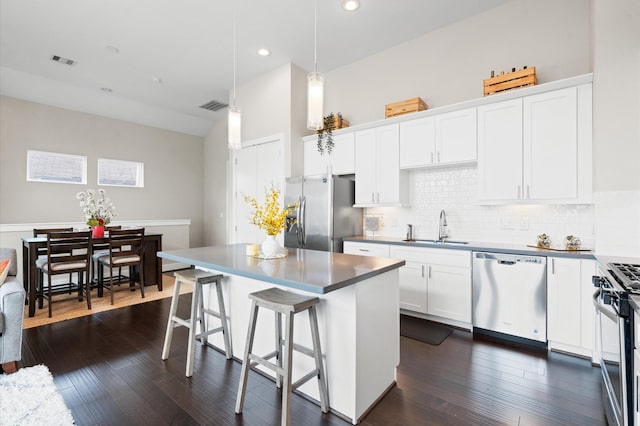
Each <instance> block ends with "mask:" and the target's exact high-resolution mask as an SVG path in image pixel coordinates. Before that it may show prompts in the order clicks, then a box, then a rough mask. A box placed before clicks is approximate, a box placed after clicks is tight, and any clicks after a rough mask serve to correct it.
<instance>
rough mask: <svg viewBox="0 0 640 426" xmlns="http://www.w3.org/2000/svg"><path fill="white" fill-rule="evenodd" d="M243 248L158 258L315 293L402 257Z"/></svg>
mask: <svg viewBox="0 0 640 426" xmlns="http://www.w3.org/2000/svg"><path fill="white" fill-rule="evenodd" d="M245 247H246V244H230V245H223V246H212V247H199V248H191V249H185V250H172V251H163V252H159V253H158V257H161V258H164V259H169V260H174V261H177V262H181V263H186V264H189V265H194V266H198V267H201V268H205V269H212V270H216V271H220V272H223V273H224V272H226V273H230V274H234V275H238V276H242V277H246V278H252V279H256V280H261V281H264V282H269V283H273V284H277V285H280V286H283V287H288V288H293V289H298V290H304V291H308V292H310V293H317V294H325V293H328V292H331V291H335V290H338V289H340V288H343V287H346V286H349V285H352V284H356V283H358V282H360V281H364V280H366V279H369V278H372V277H374V276H376V275H380V274H382V273H384V272H387V271H390V270H392V269H396V268H399V267H401V266H403V265H404V264H405V262H404V261H403V260H394V259H383V258H375V257H369V258H367V257H360V256H350V255H347V254H342V253H331V252H325V251H317V250H305V249H294V248H288V249H284V250H287V251H288V256H287V257H285V258H283V259H258V258H255V257H253V256H247V255H246V250H245Z"/></svg>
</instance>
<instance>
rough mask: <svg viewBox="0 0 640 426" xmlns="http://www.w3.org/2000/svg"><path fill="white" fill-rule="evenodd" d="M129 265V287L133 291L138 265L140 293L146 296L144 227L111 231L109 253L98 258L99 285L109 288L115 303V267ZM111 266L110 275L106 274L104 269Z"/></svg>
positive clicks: (116, 282) (116, 281) (117, 281)
mask: <svg viewBox="0 0 640 426" xmlns="http://www.w3.org/2000/svg"><path fill="white" fill-rule="evenodd" d="M125 266H128V267H129V276H128V281H129V289H130V290H131V291H133V290H134V289H135V283H136V269H135V268H136V267H138V270H139V273H138V277H137V278H138V280H137V282H138V284H139V286H140V294H141V295H142V297H143V298H144V228H137V229H114V230H112V231H109V254H108V255H105V256H101V257H100V258H98V287H99V288H100V289H101V288H108V289H109V292H110V293H111V304H112V305H113V300H114V297H113V293H114V291H115V290H114V288H113V285H114V284H118V283H119V282H120V281H119V280H117V279H116V274H114V269H116V268H122V267H125ZM105 268H109V276H105V273H104V269H105Z"/></svg>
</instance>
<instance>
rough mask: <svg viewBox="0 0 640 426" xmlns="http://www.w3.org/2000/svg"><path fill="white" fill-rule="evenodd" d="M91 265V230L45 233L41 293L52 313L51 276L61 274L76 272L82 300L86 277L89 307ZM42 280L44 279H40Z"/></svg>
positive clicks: (79, 296)
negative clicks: (45, 254)
mask: <svg viewBox="0 0 640 426" xmlns="http://www.w3.org/2000/svg"><path fill="white" fill-rule="evenodd" d="M90 266H91V231H70V232H49V233H48V234H47V262H46V263H45V264H44V265H42V268H41V269H42V272H43V274H46V275H47V292H46V294H45V292H44V289H43V291H42V295H43V297H44V298H46V299H48V302H49V317H51V315H52V312H53V310H52V304H53V295H54V292H53V282H52V281H53V280H52V279H53V277H54V276H56V275H61V274H72V273H77V274H78V300H80V301H82V293H83V287H84V285H83V282H84V280H85V278H86V282H87V286H86V297H87V308H88V309H91V291H90V290H91V289H90V275H89V269H90ZM42 281H44V280H42Z"/></svg>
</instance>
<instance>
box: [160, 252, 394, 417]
mask: <svg viewBox="0 0 640 426" xmlns="http://www.w3.org/2000/svg"><path fill="white" fill-rule="evenodd" d="M245 248H246V244H231V245H223V246H214V247H201V248H192V249H187V250H172V251H163V252H159V253H158V256H159V257H161V258H165V259H171V260H175V261H178V262H181V263H185V264H189V265H194V266H196V267H198V268H201V269H205V270H209V271H212V272H216V273H222V274H223V275H224V278H223V280H222V291H223V297H224V299H225V305H226V311H227V314H228V315H229V317H230V318H229V326H230V334H231V346H232V349H233V355H234V358H238V359H242V358H243V356H244V344H245V341H246V335H247V329H248V326H249V316H250V312H251V301H250V299H249V294H250V293H253V292H256V291H260V290H264V289H267V288H270V287H274V286H277V287H280V288H282V289H284V290H289V291H290V290H294V291H295V292H296V293H301V294H306V295H315V296H317V297H318V298H319V299H320V303H319V305H318V328H319V335H320V345H321V347H322V352H323V359H324V360H325V363H326V374H327V384H328V390H329V406H330V408H331V410H332V411H334V412H336V413H339V414H341V415H342V416H344V417H346V418H348V419H350V421H351V422H352V423H353V424H356V423H358V422H359V421H360V419H361V417H362V416H363V415H364V414H365V413H366V412H367V411H368V410H369V409H370V408H371V407H372V406H373V405H374V404H375V403H376V402H377V401H378V400H379V399H380V398H381V397H382V396H383V395H384V394H385V393H386V392H387V391H388V390H389V389H390V388H391V387H393V386H394V385H395V381H396V367H397V366H398V364H399V363H400V308H399V299H398V293H399V291H398V280H399V272H398V271H399V269H398V268H400V267H401V266H403V265H404V264H405V262H404V261H403V260H394V259H386V258H371V257H368V258H367V257H362V256H353V255H348V254H342V253H329V252H323V251H315V250H305V249H292V248H289V249H288V256H287V257H286V258H283V259H269V260H265V259H257V258H254V257H251V256H247V255H246V250H245ZM215 297H216V295H215V291H210V289H208V288H205V289H204V299H205V306H209V305H210V306H212V307H214V308H215V307H217V302H216V300H215ZM308 324H309V322H308V320H307V318H306V314H304V313H302V314H300V315H296V319H295V334H294V338H295V341H296V343H297V344H300V345H302V346H305V347H308V348H309V347H311V345H312V344H311V333H310V331H309V326H308ZM207 325H208V326H209V327H210V328H216V327H218V326H219V322H218V321H208V324H207ZM257 330H258V332H257V333H256V336H255V339H254V346H253V350H254V352H256V353H270V352H271V351H273V350H274V340H273V339H274V335H275V334H274V333H275V321H273V316H272V315H269V313H263V314H262V315H261V316H259V318H258V328H257ZM209 343H210V344H211V345H213V346H215V347H217V348H219V349H220V350H221V351H223V349H222V348H223V347H224V344H223V342H222V336H221V335H220V334H219V333H218V334H216V335H214V336H210V337H209ZM294 361H295V362H294V365H293V377H294V378H297V377H302V376H303V375H305V374H306V373H308V372H309V371H311V370H312V369H313V368H315V364H314V361H313V358H311V357H307V356H303V355H302V354H299V353H296V354H295V355H294ZM203 362H206V360H204V361H203ZM258 368H261V367H258ZM263 371H264V372H265V374H268V375H271V376H272V377H273V372H271V371H270V370H263ZM214 380H215V378H214ZM254 385H255V383H254V384H253V385H252V382H251V378H250V379H249V383H248V387H249V395H250V394H251V389H252V388H253V386H254ZM229 386H231V387H232V388H233V390H234V392H235V389H236V388H237V382H234V383H230V384H229ZM268 391H269V389H267V392H268ZM271 391H272V392H273V394H272V395H270V397H276V396H277V390H276V387H275V385H274V387H273V389H271ZM298 391H299V392H302V393H303V394H305V395H307V396H308V397H310V398H311V399H312V400H315V401H318V400H319V394H318V386H317V382H316V381H313V380H312V381H310V382H308V383H305V384H304V385H302V386H300V388H298ZM254 397H255V398H251V399H248V400H247V403H246V404H252V403H255V404H256V405H255V406H257V405H259V401H257V400H256V399H259V398H258V397H257V394H255V395H254ZM251 401H253V402H251ZM245 408H247V409H249V405H245ZM320 419H321V413H320V408H318V420H320Z"/></svg>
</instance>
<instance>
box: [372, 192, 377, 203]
mask: <svg viewBox="0 0 640 426" xmlns="http://www.w3.org/2000/svg"><path fill="white" fill-rule="evenodd" d="M371 202H372V203H375V202H376V195H375V193H373V192H372V193H371Z"/></svg>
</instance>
